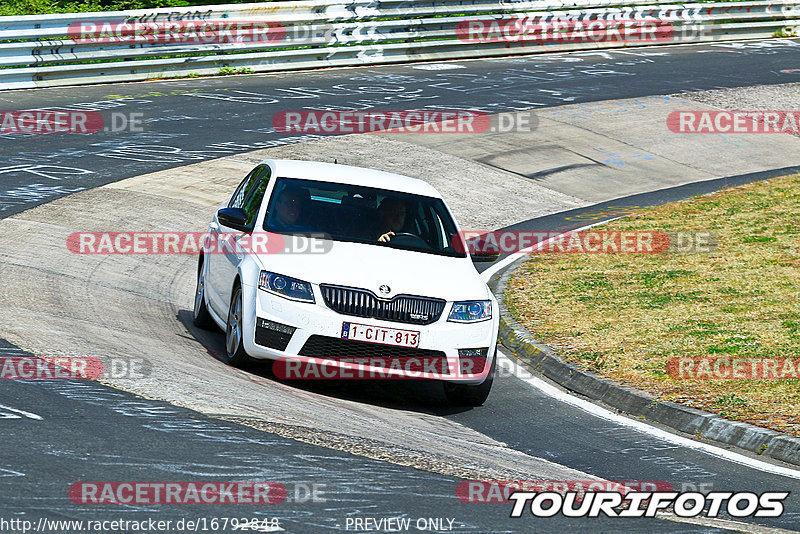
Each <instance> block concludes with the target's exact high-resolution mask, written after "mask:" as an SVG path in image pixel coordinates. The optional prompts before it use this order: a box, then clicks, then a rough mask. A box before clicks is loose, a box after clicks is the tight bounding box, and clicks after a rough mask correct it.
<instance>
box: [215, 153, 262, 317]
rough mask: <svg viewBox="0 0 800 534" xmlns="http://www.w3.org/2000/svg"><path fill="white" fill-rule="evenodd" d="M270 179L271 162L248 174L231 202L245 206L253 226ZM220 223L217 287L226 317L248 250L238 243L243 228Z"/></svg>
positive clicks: (218, 229) (219, 308) (235, 206)
mask: <svg viewBox="0 0 800 534" xmlns="http://www.w3.org/2000/svg"><path fill="white" fill-rule="evenodd" d="M269 179H270V168H269V166H268V165H259V166H258V167H256V168H255V169H253V171H252V172H251V173H250V174H249V175H248V176H247V178H245V180H244V181H243V182H242V184H241V185H240V188H238V189H237V191H236V193H234V196H233V197H231V201H230V203H229V205H228V207H229V208H242V209H243V210H244V211H245V213H246V214H247V224H248V225H249V226H253V225H254V224H255V222H256V217H257V216H258V211H259V208H260V207H261V202H262V201H263V199H264V192H265V191H266V189H267V185H268V184H269ZM215 222H216V225H217V247H218V248H217V250H218V254H215V255H214V257H213V260H212V269H214V271H215V273H214V275H213V278H215V280H214V282H213V283H214V286H215V287H214V289H215V291H216V293H217V299H218V304H217V305H218V308H216V309H217V310H218V313H219V314H220V315H221V316H222V317H223V318H226V317H227V315H228V306H229V305H230V301H231V294H232V289H233V280H234V278H236V274H237V273H238V272H239V263H240V262H241V261H242V258H243V256H244V254H245V252H242V251H241V250H240V249H239V247H238V246H237V243H238V241H239V239H240V238H241V236H243V235H244V233H243V232H241V231H239V230H234V229H233V228H229V227H227V226H225V225H223V224H221V223H220V222H219V220H216V217H215Z"/></svg>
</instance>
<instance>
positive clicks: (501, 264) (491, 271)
mask: <svg viewBox="0 0 800 534" xmlns="http://www.w3.org/2000/svg"><path fill="white" fill-rule="evenodd" d="M622 217H624V215H620V216H619V217H614V218H613V219H606V220H604V221H600V222H596V223H594V224H590V225H589V226H583V227H581V228H577V229H575V230H568V231H566V232H562V233H560V234H558V235H556V236H553V237H551V238H550V239H548V240H546V241H543V242H541V243H539V244H538V245H534V246H532V247H528V248H523V249H522V250H520V251H519V252H512V253H511V254H509V255H508V256H507V257H505V258H503V259H502V260H500V261H498V262H497V263H495V264H494V265H492V266H491V267H489V268H488V269H486V270H485V271H483V272H482V273H481V278H483V280H484V281H486V282H488V281H489V279H490V278H491V277H492V276H494V275H495V274H496V273H497V272H499V271H501V270H503V269H505V268H506V267H508V266H509V265H511V264H512V263H514V262H515V261H517V260H518V259H519V258H520V256H519V255H518V254H530V253H532V252H535V251H537V250H540V249H542V248H544V246H545V245H548V244H550V242H552V241H554V240H555V239H556V238H557V237H561V236H562V235H567V234H572V233H575V232H583V231H584V230H588V229H589V228H594V227H595V226H600V225H601V224H606V223H610V222H611V221H616V220H617V219H621V218H622Z"/></svg>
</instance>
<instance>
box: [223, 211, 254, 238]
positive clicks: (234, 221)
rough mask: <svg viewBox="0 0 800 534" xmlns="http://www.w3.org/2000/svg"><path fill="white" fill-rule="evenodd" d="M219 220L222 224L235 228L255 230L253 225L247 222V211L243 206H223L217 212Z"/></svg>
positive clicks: (243, 230)
mask: <svg viewBox="0 0 800 534" xmlns="http://www.w3.org/2000/svg"><path fill="white" fill-rule="evenodd" d="M217 220H218V221H219V223H220V224H222V225H224V226H227V227H228V228H233V229H234V230H239V231H241V232H247V233H250V232H252V231H253V227H252V226H249V225H248V224H247V212H246V211H244V210H243V209H242V208H222V209H221V210H219V211H218V212H217Z"/></svg>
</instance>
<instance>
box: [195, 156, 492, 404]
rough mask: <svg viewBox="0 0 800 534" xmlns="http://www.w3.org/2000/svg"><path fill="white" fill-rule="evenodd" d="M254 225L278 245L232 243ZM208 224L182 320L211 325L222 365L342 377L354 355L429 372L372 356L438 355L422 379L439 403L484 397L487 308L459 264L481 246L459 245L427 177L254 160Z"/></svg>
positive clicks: (479, 288)
mask: <svg viewBox="0 0 800 534" xmlns="http://www.w3.org/2000/svg"><path fill="white" fill-rule="evenodd" d="M256 234H263V235H264V236H266V237H264V239H266V240H268V241H269V243H272V244H273V245H274V243H275V242H276V238H277V239H278V242H279V244H280V247H279V248H280V250H263V248H267V249H269V246H266V247H262V249H258V247H255V246H239V245H238V243H239V242H240V241H241V240H242V239H245V240H250V241H248V243H251V242H252V243H255V242H256V241H257V235H256ZM209 235H210V238H209V239H208V240H207V241H206V244H205V246H204V249H203V252H202V253H201V255H200V259H199V264H198V276H197V288H196V293H195V304H194V322H195V324H196V325H197V326H200V327H204V328H208V327H213V325H214V324H216V325H217V326H219V327H220V328H221V329H223V330H224V331H225V337H226V347H227V357H228V363H229V364H230V365H233V366H238V365H241V364H242V363H243V362H244V361H246V360H247V358H248V357H250V358H256V359H269V360H277V361H280V362H282V363H283V364H287V362H289V361H302V362H304V363H305V364H308V362H324V364H325V365H328V366H330V365H333V366H334V368H338V369H340V370H341V371H342V374H341V376H342V377H344V376H350V375H346V374H344V370H345V369H351V370H352V369H354V368H356V367H358V368H359V369H362V370H363V369H364V367H365V366H366V368H367V369H369V370H370V371H374V372H375V373H376V374H374V375H370V376H376V377H383V376H384V375H383V374H381V373H386V375H385V376H387V377H394V378H420V377H421V378H431V376H429V375H428V374H425V373H422V374H421V369H420V367H419V366H417V367H416V368H414V366H413V365H412V366H408V365H407V366H406V367H403V366H402V365H399V366H396V367H394V368H393V367H391V366H387V365H386V364H385V361H386V359H397V360H398V361H404V362H406V363H407V362H409V361H414V362H416V363H417V364H418V363H419V361H425V362H427V361H429V360H430V361H441V362H442V365H441V366H440V367H437V372H436V373H434V375H433V377H432V378H433V379H436V380H441V381H442V382H443V383H444V389H445V393H446V395H447V397H448V399H449V400H450V401H451V402H453V403H456V404H462V405H471V406H478V405H480V404H482V403H483V402H484V401H485V400H486V398H487V396H488V395H489V390H490V389H491V386H492V380H493V377H494V371H495V367H496V362H495V359H496V358H495V352H496V340H497V331H498V324H499V318H498V311H497V310H498V308H497V301H496V300H495V298H494V296H493V295H492V293H491V291H490V290H489V288H488V287H487V285H486V283H485V282H484V281H483V280H482V279H481V277H480V275H479V274H478V272H477V270H476V269H475V266H474V265H473V263H472V262H473V261H487V260H491V259H494V257H491V256H490V257H477V256H475V255H473V256H472V257H471V256H470V254H469V253H468V251H467V249H466V247H465V242H464V240H463V238H462V234H461V232H460V231H459V229H458V227H457V225H456V223H455V221H454V220H453V217H452V215H451V213H450V211H449V209H448V208H447V206H446V204H445V202H444V200H443V199H442V197H441V195H440V194H439V193H438V192H437V191H436V190H435V189H434V188H433V187H432V186H431V185H430V184H428V183H426V182H424V181H422V180H417V179H414V178H409V177H406V176H401V175H397V174H391V173H387V172H381V171H376V170H371V169H363V168H358V167H350V166H346V165H337V164H333V163H317V162H305V161H292V160H266V161H263V162H262V163H261V164H259V165H258V166H257V167H256V168H255V169H253V170H252V171H251V172H250V173H249V174H248V175H247V177H245V179H244V180H243V181H242V183H241V184H240V185H239V186H238V187H237V188H236V190H235V192H234V193H233V195H232V196H231V198H230V199H229V200H226V201H225V202H224V203H223V204H222V205H220V206H219V208H218V211H217V212H216V214H215V216H214V218H213V220H212V221H211V223H210V225H209ZM281 240H282V241H281ZM262 243H263V242H262ZM298 243H299V244H301V245H302V246H301V245H298ZM309 243H313V246H312V245H309ZM273 249H274V246H273ZM357 358H361V359H360V360H356V359H357ZM467 361H470V362H471V364H470V365H469V366H464V367H462V364H463V363H464V362H467ZM476 361H477V362H479V365H477V366H474V365H472V364H474V363H475V362H476ZM376 362H377V363H376ZM387 369H388V370H387ZM426 369H427V368H426ZM465 369H466V370H467V371H468V372H465ZM424 370H425V369H422V371H424ZM428 370H430V369H428ZM437 373H438V374H437ZM337 377H338V375H337Z"/></svg>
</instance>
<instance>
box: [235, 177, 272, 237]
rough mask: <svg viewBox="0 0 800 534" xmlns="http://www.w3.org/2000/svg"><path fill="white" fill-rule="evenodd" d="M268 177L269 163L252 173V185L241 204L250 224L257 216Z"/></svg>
mask: <svg viewBox="0 0 800 534" xmlns="http://www.w3.org/2000/svg"><path fill="white" fill-rule="evenodd" d="M269 179H270V168H269V165H262V166H260V167H259V168H257V169H256V172H255V174H254V175H253V180H252V186H250V187H249V188H245V189H249V190H250V191H249V194H248V195H247V196H246V197H245V199H244V204H243V205H242V206H241V207H242V208H243V209H244V211H245V213H247V224H248V225H249V226H252V225H253V224H254V223H255V222H256V217H257V216H258V209H259V208H260V207H261V202H262V201H263V200H264V193H265V192H266V191H267V186H268V185H269Z"/></svg>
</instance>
